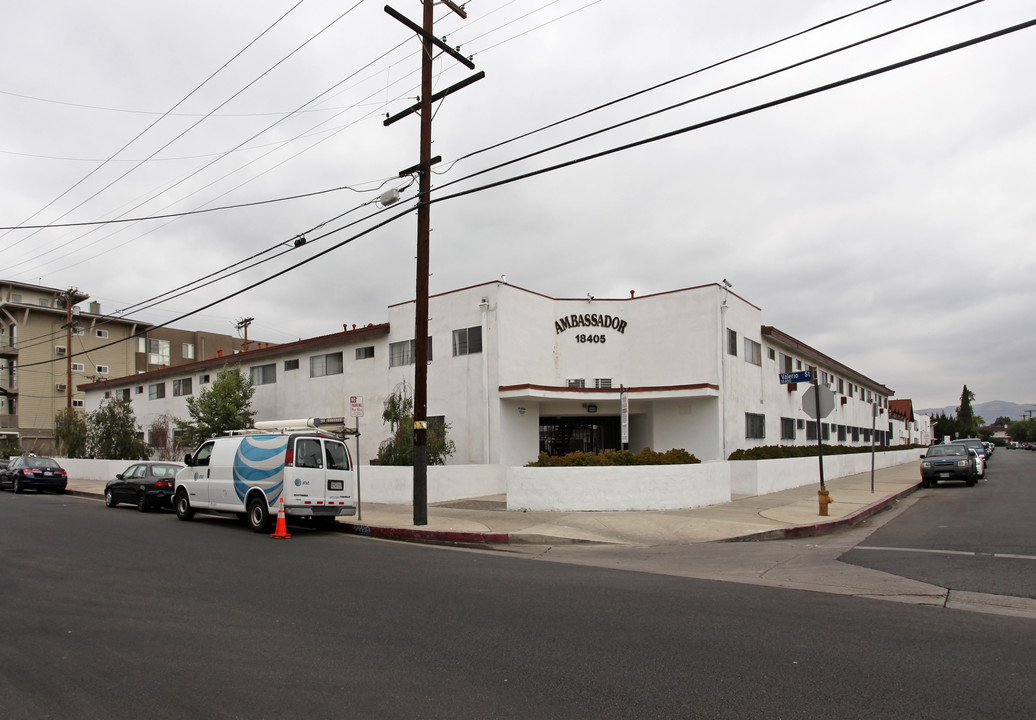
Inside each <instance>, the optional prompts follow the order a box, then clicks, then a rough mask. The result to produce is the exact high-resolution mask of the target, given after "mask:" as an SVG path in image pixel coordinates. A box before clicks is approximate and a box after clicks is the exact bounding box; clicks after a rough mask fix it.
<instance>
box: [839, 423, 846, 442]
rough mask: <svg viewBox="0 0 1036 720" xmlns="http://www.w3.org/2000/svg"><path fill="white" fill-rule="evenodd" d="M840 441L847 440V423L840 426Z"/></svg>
mask: <svg viewBox="0 0 1036 720" xmlns="http://www.w3.org/2000/svg"><path fill="white" fill-rule="evenodd" d="M838 442H845V425H839V426H838Z"/></svg>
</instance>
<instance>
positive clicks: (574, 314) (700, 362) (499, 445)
mask: <svg viewBox="0 0 1036 720" xmlns="http://www.w3.org/2000/svg"><path fill="white" fill-rule="evenodd" d="M429 318H430V320H429V338H430V340H429V355H430V362H429V367H428V415H429V416H430V417H436V416H437V417H441V418H443V419H444V420H445V421H446V422H447V423H449V424H450V426H451V430H450V438H451V439H452V440H454V442H455V443H456V445H457V452H456V454H455V455H454V456H453V457H452V458H451V460H450V462H451V463H457V464H500V465H508V466H519V465H524V464H526V463H527V462H529V461H531V460H534V459H535V458H536V457H537V455H538V454H539V453H540V452H541V451H543V452H548V453H551V454H564V453H567V452H570V451H573V450H582V451H590V452H599V451H603V450H609V449H619V448H620V445H621V411H620V408H621V405H620V402H621V393H622V392H623V391H625V392H626V394H627V399H628V407H629V415H628V420H629V423H628V428H629V448H630V449H631V450H641V449H643V448H645V447H650V448H651V449H653V450H658V451H664V450H668V449H672V448H684V449H686V450H688V451H689V452H692V453H694V454H695V455H696V456H697V457H698V458H700V459H702V460H703V461H709V460H721V459H726V458H727V457H728V456H729V455H730V453H731V452H733V451H734V450H737V449H740V448H750V447H756V446H761V445H777V444H785V445H787V444H797V445H802V444H808V443H815V442H816V433H817V425H816V423H815V422H813V421H811V420H810V419H809V418H808V417H807V414H806V413H805V412H804V411H803V409H802V395H803V392H804V391H805V390H806V387H807V386H806V385H801V384H800V385H781V384H780V381H779V373H781V372H791V371H797V370H803V369H807V368H810V367H815V368H816V370H817V371H818V372H819V378H820V382H822V383H824V384H826V385H827V386H828V387H829V388H830V389H831V390H832V391H833V392H834V394H835V407H834V410H833V411H832V413H831V414H830V415H829V416H828V417H826V418H824V420H823V421H822V422H821V423H820V427H819V432H820V433H821V435H822V437H823V439H824V440H825V441H826V442H830V443H836V444H850V445H869V444H870V443H871V427H872V423H874V424H875V426H876V428H877V435H876V436H875V440H876V441H877V443H878V444H885V443H886V442H890V443H891V442H893V441H897V440H898V438H897V436H898V435H899V433H894V432H893V431H892V430H893V428H892V426H891V425H890V422H889V414H888V410H887V408H888V400H889V397H890V396H892V395H893V391H892V390H890V389H889V388H887V387H885V386H884V385H882V384H881V383H879V382H876V381H874V380H871V379H870V378H868V377H867V376H865V375H863V374H862V373H860V372H859V371H856V370H854V369H852V368H850V367H848V366H847V365H844V364H842V363H840V362H838V361H836V360H834V359H832V358H830V357H828V356H827V355H825V354H823V353H822V352H820V351H818V350H815V349H814V348H812V347H810V346H809V345H807V344H805V343H803V342H801V341H799V340H797V339H795V338H793V337H791V336H789V335H787V334H786V333H783V332H781V331H780V330H777V329H776V328H773V327H770V326H766V325H763V323H762V311H761V310H760V308H758V307H756V306H755V305H753V304H752V303H750V302H748V301H746V300H744V299H743V298H741V297H739V296H738V295H737V294H735V293H734V292H731V291H730V290H729V289H728V288H726V287H724V286H722V285H718V284H714V285H704V286H699V287H691V288H684V289H680V290H673V291H671V292H664V293H657V294H653V295H645V296H641V297H635V296H634V295H633V293H631V294H630V297H629V298H620V299H597V298H592V297H585V298H581V299H580V298H576V299H572V298H553V297H548V296H546V295H542V294H539V293H536V292H532V291H529V290H525V289H522V288H519V287H516V286H514V285H509V284H507V283H505V282H502V281H500V282H489V283H484V284H481V285H475V286H472V287H467V288H462V289H458V290H453V291H450V292H445V293H442V294H439V295H435V296H433V297H432V298H430V301H429ZM413 335H414V302H413V301H411V302H406V303H401V304H398V305H393V306H391V307H389V308H388V322H386V323H384V324H379V325H369V326H367V327H361V328H356V327H355V326H354V327H353V329H347V330H345V331H343V332H340V333H336V334H332V335H326V336H322V337H316V338H310V339H306V340H301V341H299V342H295V343H288V344H285V345H279V346H276V347H269V348H262V349H257V350H251V351H249V352H245V353H240V354H237V355H234V356H233V357H223V358H215V359H210V360H203V361H199V362H195V363H191V364H187V365H182V366H179V367H170V368H163V369H159V370H153V371H150V372H146V373H142V374H137V375H130V376H127V377H122V378H118V379H110V380H107V381H103V382H94V383H89V384H85V385H81V386H80V388H79V389H80V390H83V391H85V393H86V408H87V409H88V410H93V409H96V408H98V407H99V406H100V404H101V402H102V401H103V400H104V398H105V397H113V396H121V397H128V398H129V399H130V400H131V401H132V405H133V410H134V413H135V415H136V417H137V420H138V422H139V423H141V425H142V426H143V427H144V428H147V427H148V426H149V425H150V424H151V423H153V422H155V421H156V420H157V419H159V418H161V417H162V416H169V417H179V418H182V419H186V418H187V417H188V415H187V409H186V400H187V397H188V396H190V395H192V394H196V393H198V392H201V391H202V390H203V389H205V387H206V384H207V383H210V382H211V381H212V380H214V379H215V377H216V373H217V372H218V371H219V370H220V369H221V368H222V367H224V366H226V365H239V366H240V367H241V369H242V371H243V372H245V373H248V374H249V375H250V376H251V378H252V379H253V381H254V382H255V384H256V392H255V396H254V399H253V409H254V410H255V411H256V413H257V417H256V419H257V420H273V419H287V418H299V417H345V418H346V420H347V422H348V423H349V424H350V425H351V424H352V418H350V417H349V415H350V412H349V409H350V398H351V397H353V396H357V397H361V398H362V399H363V405H364V417H363V418H361V419H360V421H359V424H360V432H361V444H360V455H361V462H367V461H369V460H370V459H371V458H373V457H374V456H375V455H376V454H377V449H378V446H379V444H380V443H381V442H382V441H383V440H385V439H387V438H388V437H389V435H390V432H389V428H388V426H387V425H385V424H384V423H383V422H382V420H381V412H382V407H383V404H384V401H385V399H386V397H387V396H388V395H390V394H391V393H392V391H393V389H394V388H396V387H397V386H398V385H399V384H400V383H402V382H406V383H409V384H410V385H411V387H412V384H413ZM875 407H876V408H877V417H876V419H875V418H874V417H872V408H875Z"/></svg>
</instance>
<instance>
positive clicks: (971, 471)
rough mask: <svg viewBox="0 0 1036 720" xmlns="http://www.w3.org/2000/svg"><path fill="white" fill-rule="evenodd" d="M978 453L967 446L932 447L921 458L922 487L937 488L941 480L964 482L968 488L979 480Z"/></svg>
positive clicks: (946, 445) (947, 445)
mask: <svg viewBox="0 0 1036 720" xmlns="http://www.w3.org/2000/svg"><path fill="white" fill-rule="evenodd" d="M977 461H978V453H976V452H975V451H974V450H972V449H970V448H968V447H967V446H965V445H960V444H955V443H947V444H945V445H932V447H930V448H928V452H927V453H925V454H924V455H922V456H921V487H926V488H928V487H935V486H936V485H938V484H939V481H940V480H963V481H964V482H965V483H967V485H968V487H971V486H973V485H974V484H975V482H976V479H977V478H978V462H977Z"/></svg>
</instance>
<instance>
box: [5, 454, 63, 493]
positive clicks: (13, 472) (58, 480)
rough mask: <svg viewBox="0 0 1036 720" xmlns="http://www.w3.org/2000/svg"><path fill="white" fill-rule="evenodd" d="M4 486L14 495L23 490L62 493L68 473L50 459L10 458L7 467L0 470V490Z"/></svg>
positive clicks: (31, 456)
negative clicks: (12, 491)
mask: <svg viewBox="0 0 1036 720" xmlns="http://www.w3.org/2000/svg"><path fill="white" fill-rule="evenodd" d="M5 485H6V486H8V487H10V488H11V489H12V490H14V491H15V492H16V493H20V492H22V491H24V490H37V491H39V490H50V491H52V492H56V493H63V492H65V488H66V487H68V473H66V472H65V471H64V469H63V468H62V467H61V466H60V465H58V464H57V463H56V462H55V461H54V460H52V459H51V458H46V457H37V456H35V455H21V456H19V457H15V458H11V461H10V462H9V463H8V465H7V467H6V468H4V469H3V470H0V489H3V487H4V486H5Z"/></svg>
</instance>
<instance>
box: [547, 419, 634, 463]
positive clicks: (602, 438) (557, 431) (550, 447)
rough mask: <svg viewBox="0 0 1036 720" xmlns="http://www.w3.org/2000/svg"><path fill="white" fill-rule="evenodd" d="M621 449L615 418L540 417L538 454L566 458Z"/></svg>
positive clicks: (617, 424)
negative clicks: (584, 453)
mask: <svg viewBox="0 0 1036 720" xmlns="http://www.w3.org/2000/svg"><path fill="white" fill-rule="evenodd" d="M621 448H622V429H621V427H620V425H619V418H617V417H594V418H589V417H542V418H540V452H545V453H547V454H548V455H568V454H569V453H572V452H590V453H599V452H603V451H605V450H619V449H621Z"/></svg>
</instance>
